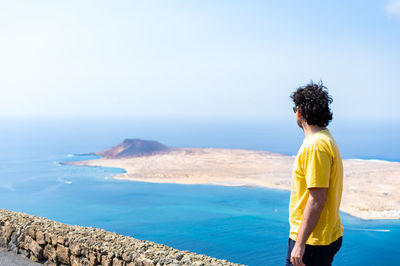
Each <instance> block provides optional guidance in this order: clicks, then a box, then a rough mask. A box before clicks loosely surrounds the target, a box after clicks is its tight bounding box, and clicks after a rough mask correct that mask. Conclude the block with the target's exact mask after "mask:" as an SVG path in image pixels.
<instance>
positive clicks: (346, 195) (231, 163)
mask: <svg viewBox="0 0 400 266" xmlns="http://www.w3.org/2000/svg"><path fill="white" fill-rule="evenodd" d="M93 154H95V155H99V156H101V158H99V159H93V160H84V161H72V162H66V163H65V164H70V165H84V166H104V167H117V168H123V169H125V171H126V172H125V173H123V174H117V175H115V176H114V178H116V179H123V180H132V181H143V182H155V183H178V184H213V185H222V186H251V187H265V188H272V189H282V190H289V191H290V188H291V171H292V170H291V169H292V165H293V162H294V159H295V158H294V156H288V155H283V154H278V153H272V152H268V151H258V150H245V149H221V148H177V147H169V146H166V145H164V144H161V143H159V142H157V141H150V140H141V139H125V140H124V141H123V142H122V143H121V144H119V145H117V146H114V147H112V148H110V149H107V150H104V151H100V152H95V153H93ZM343 164H344V185H343V197H342V203H341V211H343V212H346V213H348V214H350V215H352V216H355V217H358V218H361V219H400V163H399V162H388V161H380V160H360V159H348V160H343Z"/></svg>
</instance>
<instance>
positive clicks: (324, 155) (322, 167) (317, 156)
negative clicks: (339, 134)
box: [304, 147, 332, 188]
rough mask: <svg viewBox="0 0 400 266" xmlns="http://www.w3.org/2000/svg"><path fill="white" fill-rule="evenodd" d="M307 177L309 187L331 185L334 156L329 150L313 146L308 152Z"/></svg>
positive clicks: (306, 162) (306, 161)
mask: <svg viewBox="0 0 400 266" xmlns="http://www.w3.org/2000/svg"><path fill="white" fill-rule="evenodd" d="M305 159H306V160H305V167H304V168H305V169H304V170H305V179H306V183H307V188H314V187H321V188H322V187H329V178H330V174H331V164H332V157H331V155H330V154H329V152H328V151H325V150H323V149H321V148H316V147H313V148H311V149H310V150H308V151H307V153H306V158H305Z"/></svg>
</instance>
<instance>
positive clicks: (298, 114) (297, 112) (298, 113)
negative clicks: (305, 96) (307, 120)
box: [296, 109, 301, 118]
mask: <svg viewBox="0 0 400 266" xmlns="http://www.w3.org/2000/svg"><path fill="white" fill-rule="evenodd" d="M296 116H297V117H298V118H300V116H301V114H300V111H299V109H297V111H296Z"/></svg>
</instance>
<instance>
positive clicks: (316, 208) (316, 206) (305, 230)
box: [290, 188, 328, 266]
mask: <svg viewBox="0 0 400 266" xmlns="http://www.w3.org/2000/svg"><path fill="white" fill-rule="evenodd" d="M308 191H309V193H310V194H309V197H308V200H307V204H306V208H305V209H304V213H303V220H302V222H301V226H300V229H299V233H298V234H297V239H296V244H295V246H294V248H293V250H292V254H291V258H290V261H291V262H292V263H293V265H295V266H305V265H304V263H303V261H302V259H303V255H304V251H305V248H306V242H307V239H308V237H309V236H310V234H311V233H312V231H313V230H314V228H315V226H316V225H317V223H318V220H319V217H320V215H321V212H322V209H323V208H324V205H325V201H326V193H327V191H328V188H309V189H308Z"/></svg>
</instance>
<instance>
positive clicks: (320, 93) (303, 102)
mask: <svg viewBox="0 0 400 266" xmlns="http://www.w3.org/2000/svg"><path fill="white" fill-rule="evenodd" d="M290 98H292V100H293V102H294V104H295V105H296V107H297V108H298V110H299V112H300V114H301V116H302V117H303V118H304V119H305V120H306V122H307V124H309V125H316V126H320V127H326V126H328V124H329V122H330V121H331V120H332V112H331V110H330V108H329V104H331V103H332V97H331V96H329V94H328V88H326V87H325V86H324V85H323V83H322V81H320V82H318V84H315V83H314V82H312V81H311V83H310V84H307V85H306V86H303V87H300V88H298V89H297V90H296V91H295V92H293V93H292V95H290Z"/></svg>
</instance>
